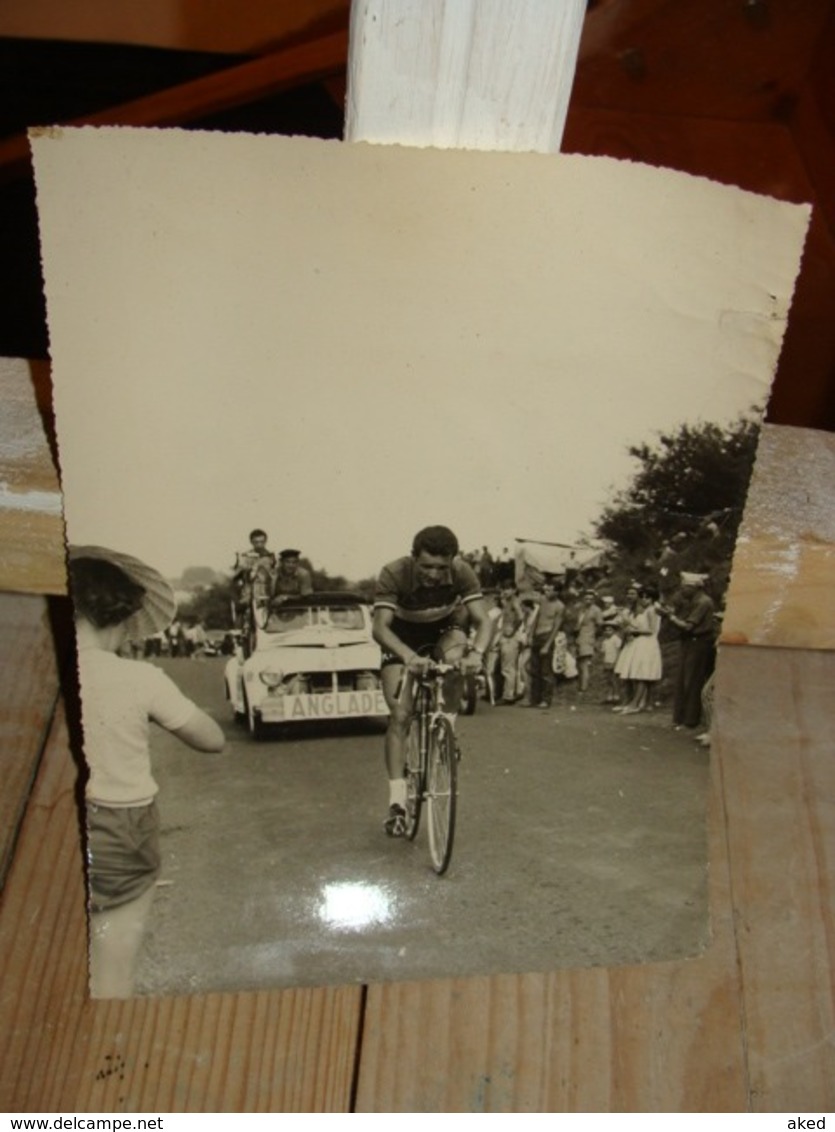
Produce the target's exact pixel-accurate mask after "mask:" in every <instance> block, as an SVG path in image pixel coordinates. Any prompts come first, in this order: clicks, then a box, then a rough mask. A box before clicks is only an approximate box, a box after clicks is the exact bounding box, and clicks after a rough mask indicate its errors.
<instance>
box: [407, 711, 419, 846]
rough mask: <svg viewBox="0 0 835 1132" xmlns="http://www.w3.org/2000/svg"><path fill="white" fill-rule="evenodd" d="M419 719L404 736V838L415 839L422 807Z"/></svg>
mask: <svg viewBox="0 0 835 1132" xmlns="http://www.w3.org/2000/svg"><path fill="white" fill-rule="evenodd" d="M420 723H421V721H420V718H419V717H418V716H415V717H414V718H413V719H412V722H411V723H410V724H409V732H408V734H407V736H406V836H407V837H408V839H409V841H414V839H415V838H416V837H417V831H418V827H419V825H420V811H421V807H422V806H423V769H422V767H421V759H420Z"/></svg>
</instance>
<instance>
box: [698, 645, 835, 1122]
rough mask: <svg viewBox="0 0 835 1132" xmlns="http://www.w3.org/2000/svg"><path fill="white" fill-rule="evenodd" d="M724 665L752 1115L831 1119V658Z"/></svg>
mask: <svg viewBox="0 0 835 1132" xmlns="http://www.w3.org/2000/svg"><path fill="white" fill-rule="evenodd" d="M729 657H730V653H729ZM732 659H733V663H728V664H727V665H723V668H722V681H721V684H720V685H719V686H718V690H717V703H716V711H717V719H718V720H719V727H720V731H721V734H722V774H723V784H724V793H725V806H726V808H727V812H728V823H727V825H728V851H729V856H730V869H731V884H732V892H733V905H734V912H735V916H736V922H737V945H738V949H739V958H740V977H741V989H742V999H743V1010H744V1025H745V1037H746V1044H747V1056H748V1063H749V1075H750V1091H751V1107H752V1108H753V1109H754V1110H755V1111H760V1112H786V1111H788V1112H794V1111H797V1112H798V1113H799V1112H800V1111H801V1110H803V1111H808V1110H810V1109H811V1110H818V1111H819V1112H820V1113H823V1112H826V1111H829V1112H831V1111H832V1110H833V1108H835V1042H833V1034H835V806H833V799H835V761H834V760H833V758H832V752H833V750H835V716H833V713H832V706H831V705H832V689H833V688H835V656H833V654H832V653H823V652H819V653H812V652H807V651H802V652H801V651H793V650H788V649H779V650H778V649H734V650H733V655H732Z"/></svg>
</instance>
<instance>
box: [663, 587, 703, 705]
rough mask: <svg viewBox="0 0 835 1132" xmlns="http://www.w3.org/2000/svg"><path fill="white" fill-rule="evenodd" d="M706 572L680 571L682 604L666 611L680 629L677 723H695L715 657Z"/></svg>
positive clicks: (676, 692) (676, 695)
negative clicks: (676, 609) (706, 588)
mask: <svg viewBox="0 0 835 1132" xmlns="http://www.w3.org/2000/svg"><path fill="white" fill-rule="evenodd" d="M706 581H707V576H706V575H705V574H690V573H684V572H682V574H681V583H680V584H681V588H680V595H681V599H682V608H681V610H680V611H679V612H678V613H673V612H670V611H668V613H667V616H668V618H669V620H670V623H671V624H672V625H675V627H676V628H677V629H678V630H679V631H680V632H681V661H680V664H679V670H678V679H677V681H676V689H675V698H674V701H673V723H674V724H675V726H676V727H698V726H699V722H700V720H701V717H702V688H703V687H704V686H705V683H706V682H707V678H708V676H710V673H711V670H712V667H713V661H714V658H715V627H714V612H715V606H714V604H713V600H712V598H711V597H710V596H709V595H708V594H707V593H706V592H705V588H704V587H705V582H706Z"/></svg>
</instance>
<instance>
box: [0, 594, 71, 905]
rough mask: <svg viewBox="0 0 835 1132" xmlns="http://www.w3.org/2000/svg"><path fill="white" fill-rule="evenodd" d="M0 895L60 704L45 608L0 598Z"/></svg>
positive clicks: (36, 601)
mask: <svg viewBox="0 0 835 1132" xmlns="http://www.w3.org/2000/svg"><path fill="white" fill-rule="evenodd" d="M0 687H2V689H3V693H4V694H3V695H2V697H0V733H2V736H3V757H2V759H0V889H2V887H3V884H4V881H5V877H6V872H7V870H8V866H9V861H10V859H11V855H12V848H13V846H14V843H15V840H16V838H17V834H18V828H19V824H20V820H21V818H22V817H23V812H24V810H25V807H26V802H27V800H28V796H29V790H30V787H31V784H32V780H33V779H34V776H35V770H36V768H37V764H38V760H39V758H40V755H41V750H42V748H43V744H44V741H45V739H46V734H47V731H48V728H49V724H50V721H51V719H52V713H53V711H54V710H55V704H56V702H57V699H58V670H57V665H56V661H55V648H54V646H53V643H52V636H51V634H50V631H49V622H48V620H47V612H46V605H45V602H44V601H43V599H42V598H38V597H14V596H12V595H11V594H0Z"/></svg>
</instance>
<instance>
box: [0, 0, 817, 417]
mask: <svg viewBox="0 0 835 1132" xmlns="http://www.w3.org/2000/svg"><path fill="white" fill-rule="evenodd" d="M347 21H348V6H347V4H346V5H345V6H344V8H341V9H340V8H339V6H337V7H336V8H335V9H332V10H331V11H330V13H329V15H328V18H327V19H326V20H325V21H319V23H318V24H316V23H314V24H312V25H311V26H310V27H309V28H308V29H307V30H306V31H304V32H302V33H296V34H295V35H294V37H293V38H292V39H287V40H285V41H283V42H277V43H276V42H271V43H270V44H268V45H266V46H265V48H264V50H263V52H257V53H253V54H247V55H242V54H239V53H238V54H226V53H218V52H211V51H194V50H172V49H167V48H166V49H163V48H159V47H147V46H137V45H130V44H110V43H85V42H66V41H57V40H53V39H50V38H48V29H44V33H43V34H44V38H39V39H13V38H5V39H4V38H0V92H1V96H0V252H1V253H2V254H0V286H2V302H0V355H6V356H11V357H26V358H33V359H46V358H48V354H49V344H48V334H47V328H46V318H45V311H44V303H43V297H42V291H41V277H40V256H39V249H38V239H37V221H36V213H35V204H34V188H33V183H32V177H31V170H30V167H29V162H28V150H27V147H26V144H25V130H26V129H27V127H29V126H37V125H53V124H58V123H69V122H80V121H84V120H88V119H89V118H90V117H91V116H93V115H99V117H98V118H97V119H96V120H97V121H106V122H109V123H113V124H139V125H168V126H170V125H181V126H184V127H186V128H191V129H212V130H245V131H250V132H265V133H275V134H307V135H311V136H316V137H322V138H338V137H340V136H341V134H342V124H343V105H344V94H345V59H346V58H347ZM340 36H342V37H343V39H342V40H341V41H339V37H340ZM335 40H336V42H337V48H336V49H335V47H334V42H335ZM340 43H341V47H340ZM300 48H301V49H302V50H303V52H304V55H303V57H302V58H301V60H300V61H296V62H295V63H294V65H292V66H291V67H290V68H289V72H291V73H289V77H285V78H283V79H282V78H281V74H282V68H284V67H285V63H286V61H287V60H293V59H295V58H296V57H295V56H294V55H293V52H294V51H296V52H297V51H298V50H299V49H300ZM833 58H835V3H834V2H833V0H801V2H798V0H794V2H792V0H675V2H672V0H597V2H596V3H595V2H592V3H590V4H589V7H588V13H587V16H586V22H585V25H584V32H583V39H582V42H581V48H580V57H579V62H578V68H577V76H576V80H575V85H574V90H573V94H572V101H571V106H570V109H569V115H568V121H567V124H566V131H565V136H564V141H563V150H564V151H566V152H576V153H587V154H605V155H609V156H613V157H620V158H627V159H632V160H638V161H645V162H648V163H650V164H655V165H663V166H667V167H670V168H675V169H680V170H683V171H685V172H690V173H695V174H701V175H704V176H708V177H711V178H713V179H716V180H719V181H723V182H725V183H730V184H738V185H741V186H742V187H743V188H747V189H751V190H753V191H756V192H760V193H765V194H768V195H772V196H775V197H778V198H780V199H784V200H790V201H811V202H812V203H813V204H814V206H815V207H814V213H813V221H812V225H811V229H810V233H809V238H808V241H807V247H806V252H805V255H804V261H803V267H802V270H801V274H800V277H799V280H798V286H797V290H796V294H795V300H794V305H793V308H792V313H791V318H790V323H789V329H788V331H787V334H786V339H785V342H784V348H783V352H782V355H781V359H780V365H779V370H778V374H777V379H776V382H775V388H774V394H773V397H772V401H771V404H770V407H769V411H768V417H769V419H770V420H771V421H774V422H776V423H781V424H794V425H801V426H806V427H813V428H824V429H829V430H832V429H835V143H833V138H835V78H833V71H835V68H833V67H832V66H831V63H832V59H833ZM257 59H264V60H270V59H272V60H275V62H276V74H277V75H278V76H279V77H278V78H277V79H276V81H275V82H273V83H272V84H267V85H268V86H271V88H272V89H269V90H267V91H265V89H264V84H263V83H257V82H253V81H252V80H251V78H248V77H247V74H248V72H247V70H246V68H247V67H248V66H249V65H251V64H252V62H253V61H254V60H257ZM207 76H215V78H216V83H215V85H214V87H213V88H212V90H211V92H209V93H206V94H205V95H199V96H198V97H197V98H196V100H195V98H194V97H193V96H191V95H189V91H190V90H191V89H192V88H190V87H189V85H188V84H190V83H193V82H195V81H196V80H201V79H205V78H206V77H207ZM161 91H165V92H167V94H168V97H167V100H166V103H165V107H164V111H161V110H160V107H159V105H156V104H152V103H143V102H142V101H141V100H142V99H143V98H146V97H147V96H148V95H152V94H154V93H156V92H161ZM201 99H202V102H201Z"/></svg>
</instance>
